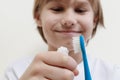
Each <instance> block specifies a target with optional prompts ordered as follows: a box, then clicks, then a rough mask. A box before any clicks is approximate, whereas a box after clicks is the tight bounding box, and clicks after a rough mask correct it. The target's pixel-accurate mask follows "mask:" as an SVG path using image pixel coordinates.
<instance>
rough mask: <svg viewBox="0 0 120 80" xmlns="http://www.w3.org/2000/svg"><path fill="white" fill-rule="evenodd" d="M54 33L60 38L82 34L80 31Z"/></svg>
mask: <svg viewBox="0 0 120 80" xmlns="http://www.w3.org/2000/svg"><path fill="white" fill-rule="evenodd" d="M55 32H56V33H58V34H60V35H62V36H70V37H73V36H78V35H80V34H81V33H82V31H74V30H71V31H70V30H62V31H59V30H55Z"/></svg>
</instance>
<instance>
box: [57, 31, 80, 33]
mask: <svg viewBox="0 0 120 80" xmlns="http://www.w3.org/2000/svg"><path fill="white" fill-rule="evenodd" d="M55 32H59V33H82V31H55Z"/></svg>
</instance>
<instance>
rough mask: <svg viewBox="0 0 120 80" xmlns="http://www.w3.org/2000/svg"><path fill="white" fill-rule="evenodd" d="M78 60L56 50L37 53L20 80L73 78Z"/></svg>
mask: <svg viewBox="0 0 120 80" xmlns="http://www.w3.org/2000/svg"><path fill="white" fill-rule="evenodd" d="M76 67H77V63H76V61H75V60H74V59H73V58H72V57H70V56H67V55H63V54H61V53H58V52H56V51H49V52H46V53H43V54H37V55H36V56H35V58H34V60H33V61H32V63H31V64H30V66H29V67H28V69H27V70H26V71H25V73H24V74H23V75H22V77H21V78H20V80H73V79H74V76H76V75H78V71H77V69H76Z"/></svg>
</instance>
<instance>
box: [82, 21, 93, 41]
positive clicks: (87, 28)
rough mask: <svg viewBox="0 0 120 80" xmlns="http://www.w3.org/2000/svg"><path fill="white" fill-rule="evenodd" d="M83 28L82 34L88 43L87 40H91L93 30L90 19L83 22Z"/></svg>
mask: <svg viewBox="0 0 120 80" xmlns="http://www.w3.org/2000/svg"><path fill="white" fill-rule="evenodd" d="M83 23H84V24H83V28H84V33H83V35H84V36H85V39H86V41H88V39H89V38H91V35H92V32H93V28H94V22H93V20H92V19H90V20H85V21H84V22H83Z"/></svg>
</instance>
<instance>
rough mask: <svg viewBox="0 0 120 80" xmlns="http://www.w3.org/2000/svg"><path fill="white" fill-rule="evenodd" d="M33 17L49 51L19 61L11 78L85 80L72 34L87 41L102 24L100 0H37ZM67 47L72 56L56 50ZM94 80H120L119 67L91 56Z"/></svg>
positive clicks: (10, 79)
mask: <svg viewBox="0 0 120 80" xmlns="http://www.w3.org/2000/svg"><path fill="white" fill-rule="evenodd" d="M33 12H34V19H35V21H36V23H37V25H38V29H39V31H40V34H41V36H42V37H43V39H44V41H45V42H46V43H47V44H48V51H47V52H45V53H40V54H38V55H36V56H35V57H33V58H28V59H25V60H24V62H23V61H20V62H18V63H16V64H15V65H13V66H11V68H10V69H9V70H8V72H7V73H6V77H7V78H8V79H9V80H84V71H83V70H84V69H83V65H82V57H81V53H78V54H75V53H74V50H73V47H72V43H71V42H72V37H74V36H80V35H83V36H84V38H85V42H86V43H88V41H89V39H90V38H91V37H93V36H94V35H95V33H96V29H97V28H98V27H99V24H100V25H102V26H103V25H104V24H103V15H102V9H101V5H100V1H99V0H35V5H34V11H33ZM60 46H65V47H67V49H68V50H69V56H66V55H63V54H61V53H59V52H57V51H56V50H57V49H58V48H59V47H60ZM88 63H89V66H90V71H91V76H92V79H93V80H115V78H116V80H119V79H120V78H119V75H118V74H119V73H120V72H119V71H118V70H120V69H119V68H116V67H114V66H111V65H109V64H107V63H105V62H103V61H100V60H98V59H94V58H91V57H89V56H88Z"/></svg>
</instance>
